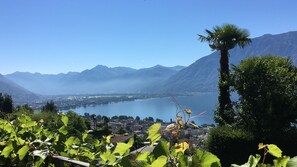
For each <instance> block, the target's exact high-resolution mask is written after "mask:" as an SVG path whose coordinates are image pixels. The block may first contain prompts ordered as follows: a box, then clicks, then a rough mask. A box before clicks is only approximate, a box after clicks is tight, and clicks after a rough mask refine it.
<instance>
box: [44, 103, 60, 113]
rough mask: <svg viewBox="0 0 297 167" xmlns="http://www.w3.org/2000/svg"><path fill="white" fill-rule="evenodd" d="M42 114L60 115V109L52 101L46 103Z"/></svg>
mask: <svg viewBox="0 0 297 167" xmlns="http://www.w3.org/2000/svg"><path fill="white" fill-rule="evenodd" d="M41 112H52V113H58V108H57V106H56V105H55V103H54V102H53V101H52V100H51V101H50V102H46V104H45V105H44V106H43V107H42V109H41Z"/></svg>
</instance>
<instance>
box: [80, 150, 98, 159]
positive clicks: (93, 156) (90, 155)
mask: <svg viewBox="0 0 297 167" xmlns="http://www.w3.org/2000/svg"><path fill="white" fill-rule="evenodd" d="M81 155H82V156H85V157H88V158H89V159H90V160H93V159H95V155H94V154H93V153H91V152H83V153H82V154H81Z"/></svg>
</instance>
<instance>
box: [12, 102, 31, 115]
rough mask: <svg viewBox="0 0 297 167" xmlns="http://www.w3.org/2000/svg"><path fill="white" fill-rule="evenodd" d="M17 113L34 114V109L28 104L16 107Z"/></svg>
mask: <svg viewBox="0 0 297 167" xmlns="http://www.w3.org/2000/svg"><path fill="white" fill-rule="evenodd" d="M15 111H16V112H20V113H29V114H33V113H34V111H33V109H32V108H31V107H30V106H29V105H28V104H24V105H18V106H16V107H15Z"/></svg>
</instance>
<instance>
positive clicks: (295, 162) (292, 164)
mask: <svg viewBox="0 0 297 167" xmlns="http://www.w3.org/2000/svg"><path fill="white" fill-rule="evenodd" d="M295 166H297V157H293V158H291V159H290V160H289V162H288V163H287V167H295Z"/></svg>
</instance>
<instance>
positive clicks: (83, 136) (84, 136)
mask: <svg viewBox="0 0 297 167" xmlns="http://www.w3.org/2000/svg"><path fill="white" fill-rule="evenodd" d="M87 137H88V131H85V132H84V133H83V134H82V141H83V142H85V140H86V138H87Z"/></svg>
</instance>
